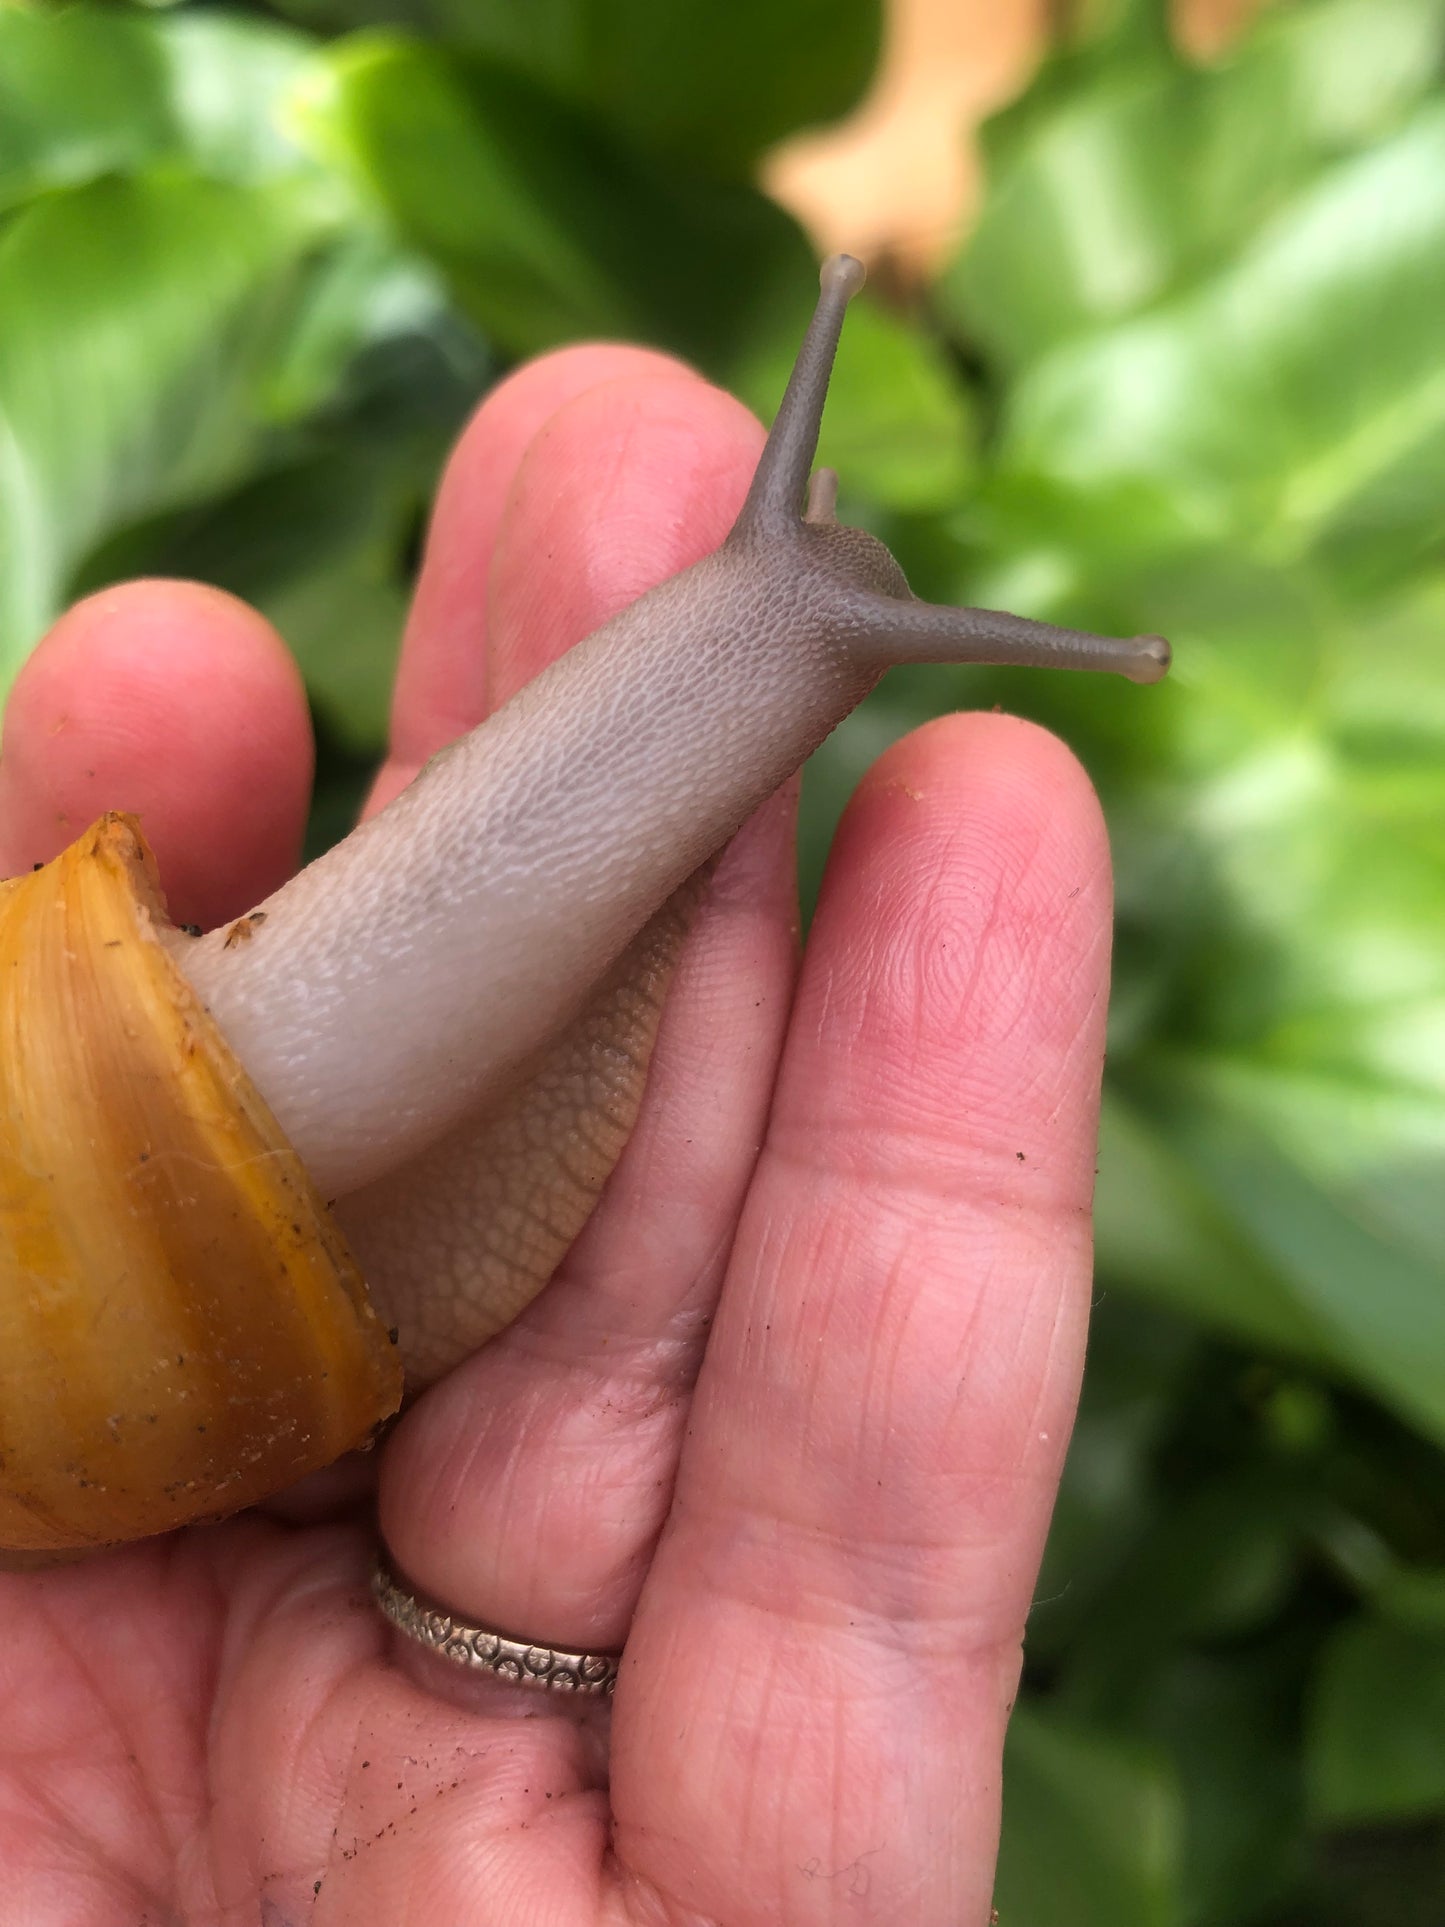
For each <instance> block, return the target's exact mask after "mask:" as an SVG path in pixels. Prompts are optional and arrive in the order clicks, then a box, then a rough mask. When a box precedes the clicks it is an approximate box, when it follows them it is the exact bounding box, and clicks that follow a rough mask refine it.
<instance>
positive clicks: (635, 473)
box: [491, 370, 764, 700]
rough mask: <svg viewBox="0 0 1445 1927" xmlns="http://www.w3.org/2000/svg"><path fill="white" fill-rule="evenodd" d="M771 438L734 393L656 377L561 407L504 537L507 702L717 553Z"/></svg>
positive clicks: (502, 647)
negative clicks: (624, 612)
mask: <svg viewBox="0 0 1445 1927" xmlns="http://www.w3.org/2000/svg"><path fill="white" fill-rule="evenodd" d="M763 439H764V436H763V430H762V428H761V426H760V425H759V423H758V421H757V420H756V418H755V417H754V416H753V415H752V414H751V413H750V412H749V410H748V409H746V408H745V407H744V406H743V404H742V403H741V402H739V401H737V400H736V399H735V398H734V397H733V396H731V395H729V394H726V393H725V392H724V391H723V390H722V389H719V388H714V387H712V386H711V385H710V384H709V383H707V382H704V381H701V380H699V379H698V378H696V377H693V376H687V377H685V378H683V379H678V378H676V377H675V376H672V377H668V376H667V375H666V374H665V373H663V374H659V372H658V371H656V370H648V371H643V372H638V373H624V374H621V375H619V376H617V377H616V378H615V379H613V380H610V381H605V382H600V383H595V384H593V385H592V386H590V387H588V388H587V389H585V390H583V391H582V392H580V393H579V394H577V395H576V396H574V397H573V398H572V399H571V400H570V401H569V402H567V403H566V404H565V405H564V406H563V407H561V408H559V409H558V410H557V411H556V412H555V413H554V414H553V415H552V416H551V417H550V418H549V419H548V420H547V421H546V422H545V424H543V425H542V427H541V428H540V429H539V431H538V433H537V434H536V435H535V436H534V437H533V439H532V441H531V443H530V445H529V446H528V448H527V451H526V454H525V455H524V457H523V459H522V461H521V464H520V466H519V468H518V471H517V475H516V479H515V481H514V483H513V485H512V489H511V492H510V495H509V498H508V503H507V510H506V515H505V517H504V520H503V523H502V527H501V530H500V532H499V535H498V541H497V551H496V555H495V558H494V562H493V579H492V602H491V619H492V621H491V626H492V634H491V658H492V675H493V693H494V695H495V696H496V698H498V699H499V700H505V699H506V697H507V696H509V695H511V694H512V693H513V692H514V691H515V690H516V689H517V688H519V687H520V686H521V685H522V684H523V683H525V682H526V681H528V680H529V678H530V677H532V676H534V675H536V674H537V672H538V671H539V670H540V669H542V668H544V667H545V666H546V665H547V663H549V662H551V661H553V660H554V659H555V658H556V657H557V656H559V655H561V654H562V653H563V652H564V651H565V650H566V649H568V648H570V647H571V646H572V645H573V644H574V643H576V642H579V641H581V640H582V638H583V637H584V636H587V635H589V634H591V633H592V632H593V631H594V630H595V629H597V628H600V627H601V625H602V624H603V623H604V622H606V621H607V620H608V619H609V617H611V616H613V615H615V614H616V613H617V612H618V611H619V610H620V609H623V608H625V607H626V606H627V605H628V604H629V603H631V602H633V601H635V600H636V599H637V598H638V597H639V596H641V595H643V594H645V593H646V591H647V590H649V589H651V588H653V587H655V586H656V585H657V584H658V583H659V582H662V581H664V580H666V579H667V578H668V577H669V576H672V575H676V574H677V573H678V572H679V571H680V570H682V569H685V568H688V567H690V566H691V564H693V563H694V562H697V561H699V560H700V559H701V558H702V557H703V556H705V555H708V554H711V553H712V551H713V550H715V549H716V548H717V547H718V546H719V545H720V543H721V542H722V541H723V540H724V538H725V537H726V535H727V534H728V531H729V530H730V529H731V527H732V525H733V523H734V521H735V520H736V517H737V512H738V509H739V508H740V506H741V504H742V501H743V498H744V496H745V495H746V493H747V489H748V485H749V483H750V482H751V480H752V476H753V471H754V469H755V468H756V466H757V459H758V454H759V451H760V449H761V447H762V444H763Z"/></svg>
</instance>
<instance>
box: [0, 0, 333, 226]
mask: <svg viewBox="0 0 1445 1927" xmlns="http://www.w3.org/2000/svg"><path fill="white" fill-rule="evenodd" d="M310 51H311V50H310V43H309V42H308V41H306V40H305V39H303V38H302V37H301V36H300V35H298V34H295V33H293V32H290V31H288V30H285V29H282V28H280V27H277V26H275V25H273V24H270V23H266V22H262V21H256V20H242V19H233V18H228V17H225V16H222V15H208V14H196V15H182V16H179V17H176V18H174V19H172V18H159V19H158V18H153V17H150V16H147V15H145V14H136V13H127V12H123V11H120V10H117V9H114V8H100V7H70V8H67V9H66V10H65V11H64V12H59V13H49V12H38V11H37V12H31V11H29V10H27V9H24V8H5V9H0V211H3V210H4V209H6V208H8V207H13V206H15V205H17V204H19V203H20V202H23V201H25V200H27V199H28V198H30V196H32V195H34V194H37V193H42V192H50V191H52V190H54V189H56V188H63V187H71V186H76V185H79V184H80V183H82V182H85V181H90V180H95V179H98V178H99V177H101V176H102V175H105V174H112V173H129V172H132V171H134V170H135V169H137V168H139V167H141V166H144V165H145V164H146V163H147V162H149V161H152V160H155V159H157V158H159V157H161V156H162V155H180V154H184V155H185V156H186V157H187V158H188V159H189V160H191V161H192V162H193V163H194V164H195V165H197V166H198V167H200V168H201V170H202V171H204V172H207V173H213V174H215V175H217V176H218V177H219V178H225V179H229V180H252V179H261V178H264V177H266V176H268V175H272V174H276V173H283V172H294V171H295V170H296V168H297V167H298V165H299V164H300V162H301V159H302V157H301V154H300V151H299V149H298V148H297V147H296V145H295V143H294V142H293V141H292V140H291V139H290V137H289V135H288V133H287V131H286V125H285V121H286V112H287V109H286V102H287V99H288V97H289V95H290V93H291V91H292V89H293V88H294V87H296V85H297V84H298V83H299V81H300V79H301V76H302V74H303V73H304V70H305V67H306V64H307V62H308V60H309V58H310Z"/></svg>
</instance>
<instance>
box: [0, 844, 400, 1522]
mask: <svg viewBox="0 0 1445 1927" xmlns="http://www.w3.org/2000/svg"><path fill="white" fill-rule="evenodd" d="M164 928H168V925H167V922H166V917H165V909H164V900H163V898H162V896H161V893H160V889H159V886H158V883H157V881H156V873H155V865H154V862H153V859H152V858H151V855H150V852H149V850H148V849H147V848H146V845H145V843H144V841H143V839H142V837H141V835H140V831H139V827H138V825H137V824H136V823H135V821H134V820H133V819H132V818H129V817H126V816H119V815H114V816H107V817H104V818H103V819H102V820H101V821H100V822H99V823H97V824H96V825H95V826H94V827H93V828H92V829H90V830H88V831H87V832H86V834H85V835H84V836H82V837H81V838H80V839H79V841H78V842H76V843H74V844H72V845H71V847H70V848H69V849H68V850H66V851H65V852H63V854H62V855H60V856H59V857H57V858H56V860H55V861H54V862H53V863H50V864H47V865H46V866H45V868H44V869H41V870H38V871H36V872H34V873H33V874H32V875H29V876H25V877H19V878H16V879H13V880H12V881H10V882H7V883H0V1548H9V1549H16V1550H24V1551H31V1552H59V1551H65V1550H71V1549H75V1548H82V1547H88V1546H99V1545H105V1544H110V1543H114V1542H117V1541H123V1540H129V1539H135V1538H141V1537H144V1536H146V1535H148V1534H150V1533H156V1532H164V1531H167V1530H169V1529H170V1528H171V1527H173V1526H178V1525H185V1524H188V1523H190V1522H192V1521H194V1520H199V1519H207V1518H214V1517H218V1516H220V1515H223V1514H225V1513H229V1512H235V1511H237V1510H239V1509H240V1508H241V1507H243V1506H247V1505H251V1504H253V1503H254V1502H255V1501H256V1500H258V1499H260V1498H263V1497H265V1496H266V1495H267V1494H269V1493H272V1492H275V1491H277V1490H278V1489H279V1488H281V1487H282V1486H285V1485H287V1484H289V1483H290V1482H291V1481H292V1480H294V1479H297V1478H299V1477H300V1476H301V1475H302V1474H304V1473H306V1472H310V1471H313V1470H315V1469H316V1468H318V1467H320V1466H323V1465H328V1464H329V1463H330V1462H331V1461H332V1460H333V1459H335V1458H337V1457H338V1456H339V1455H340V1454H341V1453H343V1452H345V1451H347V1450H348V1449H349V1448H350V1447H352V1446H356V1445H359V1444H361V1443H363V1442H364V1441H365V1440H366V1439H367V1437H368V1436H369V1435H370V1433H371V1432H372V1431H373V1429H374V1428H375V1426H376V1425H377V1424H378V1422H379V1421H380V1420H382V1419H383V1418H385V1417H386V1416H387V1415H388V1414H390V1413H391V1412H394V1411H395V1410H396V1408H397V1406H398V1404H399V1403H400V1399H401V1365H400V1362H399V1359H398V1356H397V1353H396V1350H395V1347H394V1346H393V1345H392V1344H391V1342H390V1341H389V1339H388V1337H387V1334H386V1332H385V1330H384V1329H383V1328H382V1326H381V1324H380V1321H379V1320H378V1319H377V1317H376V1314H375V1313H374V1312H373V1310H372V1308H371V1305H370V1302H369V1300H368V1299H367V1296H366V1291H365V1287H364V1286H363V1284H362V1281H361V1278H360V1275H359V1273H358V1272H357V1269H356V1266H355V1264H354V1262H353V1261H352V1258H351V1256H350V1254H349V1252H348V1251H347V1249H346V1245H345V1242H344V1240H343V1239H342V1236H341V1234H340V1232H339V1230H338V1229H337V1227H336V1225H335V1223H334V1222H333V1220H332V1218H331V1215H330V1213H329V1212H328V1210H327V1208H326V1205H325V1204H324V1202H323V1201H322V1199H321V1198H320V1197H319V1196H318V1194H317V1192H316V1190H315V1187H314V1186H313V1185H312V1183H311V1180H310V1178H309V1177H308V1176H307V1174H306V1171H305V1169H304V1168H303V1166H302V1164H301V1161H300V1159H299V1158H298V1157H297V1155H296V1153H295V1151H293V1150H292V1148H291V1147H290V1145H289V1144H288V1143H287V1142H286V1140H285V1138H284V1137H283V1135H282V1133H281V1130H280V1127H279V1126H278V1125H277V1123H276V1120H275V1119H274V1118H273V1117H272V1115H271V1113H270V1111H269V1110H268V1109H267V1107H266V1105H265V1103H264V1101H263V1100H262V1098H261V1097H260V1095H259V1093H258V1092H257V1091H256V1089H255V1087H254V1085H253V1084H252V1083H251V1081H250V1079H249V1078H248V1077H247V1076H246V1073H245V1071H244V1070H243V1069H242V1068H241V1066H240V1064H239V1063H238V1062H237V1060H236V1058H235V1057H234V1055H233V1054H232V1052H231V1050H230V1049H229V1047H228V1046H227V1044H226V1042H225V1039H224V1038H223V1037H222V1036H221V1034H220V1032H219V1031H218V1030H217V1028H216V1026H215V1025H214V1023H212V1021H211V1019H210V1018H209V1016H208V1015H207V1013H206V1011H205V1009H204V1008H203V1007H202V1005H201V1004H200V1002H199V1001H198V999H197V998H196V996H195V994H194V993H193V992H192V990H191V989H190V987H189V985H188V984H187V983H186V980H185V978H184V977H183V975H182V974H181V971H180V970H179V969H178V968H177V966H176V964H175V963H174V962H173V961H172V958H171V955H170V952H169V951H168V949H167V948H166V945H165V944H164V943H163V942H162V941H161V940H160V938H159V935H158V932H159V931H160V930H161V929H164Z"/></svg>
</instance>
